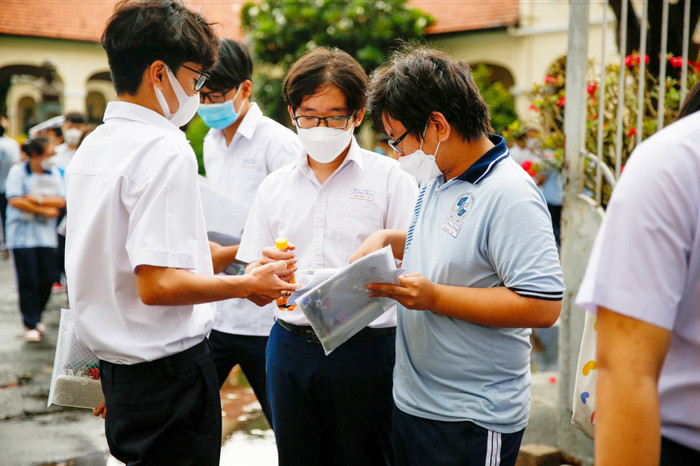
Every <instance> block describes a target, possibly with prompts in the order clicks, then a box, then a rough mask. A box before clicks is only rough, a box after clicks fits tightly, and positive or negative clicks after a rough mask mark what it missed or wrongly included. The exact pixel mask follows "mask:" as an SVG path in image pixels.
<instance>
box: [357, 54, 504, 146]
mask: <svg viewBox="0 0 700 466" xmlns="http://www.w3.org/2000/svg"><path fill="white" fill-rule="evenodd" d="M369 88H370V90H369V96H368V100H369V104H368V106H369V110H370V113H371V116H372V122H373V123H374V126H376V128H377V129H379V130H381V131H384V122H383V121H382V115H386V116H389V117H391V118H392V119H394V120H396V121H399V122H400V123H401V124H402V125H403V126H404V127H405V128H406V130H408V131H409V133H410V134H411V135H413V136H414V137H416V138H421V137H422V135H423V132H424V130H425V126H426V124H427V123H428V120H429V118H430V116H431V114H432V113H433V112H440V113H442V114H443V115H444V116H445V119H446V120H447V122H448V123H449V124H450V125H451V126H452V128H453V129H454V130H455V131H456V132H457V134H459V135H460V137H461V138H462V140H467V141H475V140H477V139H479V138H480V137H481V136H483V135H485V134H487V133H490V132H492V131H493V129H492V128H491V122H490V118H489V110H488V106H487V105H486V102H484V99H483V97H481V94H480V93H479V88H478V87H477V86H476V84H475V83H474V79H473V78H472V74H471V70H470V68H469V65H467V64H466V63H464V62H462V61H454V60H453V59H452V58H451V57H450V56H449V55H447V54H446V53H444V52H441V51H439V50H435V49H432V48H430V47H426V46H415V45H405V46H403V47H402V48H401V49H399V50H398V51H396V52H394V53H393V54H392V56H391V58H390V60H389V61H388V62H387V63H386V64H385V65H383V66H381V67H380V68H378V69H377V70H376V71H375V72H374V73H372V80H371V83H370V86H369Z"/></svg>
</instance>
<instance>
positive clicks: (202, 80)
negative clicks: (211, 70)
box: [182, 65, 211, 92]
mask: <svg viewBox="0 0 700 466" xmlns="http://www.w3.org/2000/svg"><path fill="white" fill-rule="evenodd" d="M182 67H183V68H187V69H188V70H190V71H194V72H195V73H197V74H198V75H199V78H197V80H196V81H195V82H194V90H195V91H197V92H199V90H200V89H201V88H202V87H204V83H206V82H207V79H209V78H211V75H210V74H208V73H205V72H204V71H197V70H195V69H193V68H190V67H189V66H187V65H182Z"/></svg>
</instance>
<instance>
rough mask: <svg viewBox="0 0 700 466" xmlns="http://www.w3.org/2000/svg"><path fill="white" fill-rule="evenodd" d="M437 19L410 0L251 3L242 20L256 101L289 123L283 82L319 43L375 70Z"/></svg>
mask: <svg viewBox="0 0 700 466" xmlns="http://www.w3.org/2000/svg"><path fill="white" fill-rule="evenodd" d="M433 22H434V19H433V18H432V17H430V16H429V15H427V14H425V13H423V12H422V11H420V10H417V9H415V8H407V7H406V1H405V0H399V1H378V2H375V1H347V2H338V1H335V0H307V1H285V2H283V1H278V0H277V1H274V0H262V1H259V2H249V3H247V4H246V5H245V6H244V7H243V11H242V23H243V29H244V30H245V31H246V32H248V33H249V34H250V39H251V50H252V53H253V57H254V61H255V63H256V65H257V66H258V69H257V72H256V76H255V84H256V86H255V87H256V90H255V92H256V97H257V101H258V103H259V104H260V105H261V107H263V111H264V112H265V113H266V114H267V115H268V116H270V117H271V118H274V119H277V120H278V121H288V120H287V118H288V116H287V112H286V110H285V106H284V103H283V98H282V81H283V79H284V75H285V74H286V72H287V70H288V69H289V67H290V66H291V65H292V63H294V62H295V61H296V60H297V59H299V57H301V56H302V55H303V54H304V53H306V52H307V51H309V50H313V49H314V48H316V47H319V46H328V47H338V48H340V49H341V50H344V51H346V52H348V53H349V54H350V55H352V56H353V57H355V58H356V59H357V60H358V61H359V62H360V64H362V66H363V67H364V68H365V71H367V73H371V71H372V70H374V69H375V68H377V67H378V66H379V65H380V64H381V63H382V62H383V61H384V60H385V59H386V57H387V55H388V54H389V52H390V51H391V50H392V48H394V47H396V46H397V45H398V44H399V42H400V41H412V40H416V39H419V38H421V37H423V35H424V33H425V29H426V28H427V27H428V26H430V25H431V24H432V23H433Z"/></svg>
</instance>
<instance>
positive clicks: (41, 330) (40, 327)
mask: <svg viewBox="0 0 700 466" xmlns="http://www.w3.org/2000/svg"><path fill="white" fill-rule="evenodd" d="M36 329H37V331H38V332H39V333H41V334H42V335H43V334H45V333H46V324H45V323H43V322H39V323H38V324H36Z"/></svg>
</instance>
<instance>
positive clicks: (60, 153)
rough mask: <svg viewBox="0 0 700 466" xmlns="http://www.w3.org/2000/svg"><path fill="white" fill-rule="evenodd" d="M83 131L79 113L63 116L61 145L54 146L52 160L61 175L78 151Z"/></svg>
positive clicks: (81, 118)
mask: <svg viewBox="0 0 700 466" xmlns="http://www.w3.org/2000/svg"><path fill="white" fill-rule="evenodd" d="M85 129H86V124H85V117H84V116H83V115H82V114H81V113H78V112H71V113H67V114H66V115H65V119H64V121H63V125H62V126H61V134H62V135H63V144H60V145H58V146H56V158H55V159H54V163H55V164H56V168H58V170H59V171H60V172H61V175H63V174H64V173H65V171H66V168H67V167H68V164H69V163H70V161H71V159H72V158H73V154H75V151H76V150H77V149H78V146H79V145H80V140H81V139H82V137H83V133H85Z"/></svg>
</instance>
